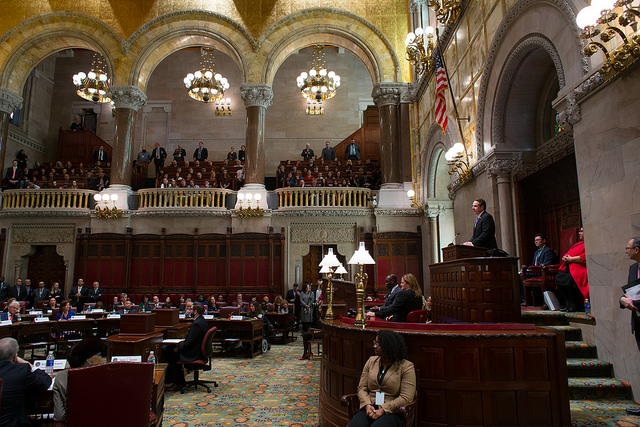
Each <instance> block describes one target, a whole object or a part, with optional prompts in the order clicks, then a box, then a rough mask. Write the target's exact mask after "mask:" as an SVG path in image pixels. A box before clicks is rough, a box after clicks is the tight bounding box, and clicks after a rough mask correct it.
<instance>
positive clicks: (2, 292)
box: [0, 282, 11, 302]
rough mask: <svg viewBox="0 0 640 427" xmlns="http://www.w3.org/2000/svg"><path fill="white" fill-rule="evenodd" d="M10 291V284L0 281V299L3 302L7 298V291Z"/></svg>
mask: <svg viewBox="0 0 640 427" xmlns="http://www.w3.org/2000/svg"><path fill="white" fill-rule="evenodd" d="M10 291H11V285H9V284H8V283H7V282H1V283H0V301H2V302H5V301H7V300H8V299H9V292H10Z"/></svg>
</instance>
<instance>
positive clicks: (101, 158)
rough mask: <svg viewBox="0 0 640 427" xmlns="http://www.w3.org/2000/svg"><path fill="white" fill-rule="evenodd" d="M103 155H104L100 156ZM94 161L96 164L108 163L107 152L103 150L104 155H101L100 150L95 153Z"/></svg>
mask: <svg viewBox="0 0 640 427" xmlns="http://www.w3.org/2000/svg"><path fill="white" fill-rule="evenodd" d="M100 154H102V155H100ZM93 160H95V161H96V162H103V163H104V162H106V161H107V152H106V151H105V150H102V153H100V150H96V151H94V153H93Z"/></svg>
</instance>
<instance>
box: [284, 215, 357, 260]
mask: <svg viewBox="0 0 640 427" xmlns="http://www.w3.org/2000/svg"><path fill="white" fill-rule="evenodd" d="M357 234H358V224H357V223H356V222H340V223H326V222H320V223H310V222H304V223H291V224H290V225H289V260H297V259H302V257H304V256H306V255H308V254H309V245H311V244H315V245H318V244H325V245H337V247H338V252H339V253H341V254H343V255H345V256H346V255H347V254H350V253H352V252H353V251H355V250H356V249H357V248H356V244H357Z"/></svg>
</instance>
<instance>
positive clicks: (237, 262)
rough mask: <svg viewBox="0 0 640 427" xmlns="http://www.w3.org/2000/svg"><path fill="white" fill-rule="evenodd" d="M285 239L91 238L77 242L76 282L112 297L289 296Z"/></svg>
mask: <svg viewBox="0 0 640 427" xmlns="http://www.w3.org/2000/svg"><path fill="white" fill-rule="evenodd" d="M283 250H284V236H283V235H281V234H274V233H270V234H259V233H251V234H249V233H248V234H227V235H222V234H204V235H199V234H193V235H186V234H173V235H166V234H162V235H149V234H140V235H133V234H132V233H127V234H90V233H83V234H80V235H79V236H78V239H77V262H76V278H78V277H83V278H84V279H85V282H89V283H90V282H92V281H94V280H98V281H100V285H101V287H103V288H105V290H108V291H117V292H120V291H124V292H147V293H151V292H153V293H168V292H184V293H189V292H193V293H204V294H213V293H215V294H218V293H230V292H248V293H271V294H277V293H283V292H284V291H285V287H284V285H283V283H282V278H283V277H284V275H283V269H284V252H283Z"/></svg>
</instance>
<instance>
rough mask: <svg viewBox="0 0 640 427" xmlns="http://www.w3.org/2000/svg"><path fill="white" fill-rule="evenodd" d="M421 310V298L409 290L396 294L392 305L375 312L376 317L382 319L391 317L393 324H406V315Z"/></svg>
mask: <svg viewBox="0 0 640 427" xmlns="http://www.w3.org/2000/svg"><path fill="white" fill-rule="evenodd" d="M421 309H422V298H420V297H418V296H416V293H415V292H413V291H412V290H411V289H407V290H406V291H405V290H400V291H398V292H396V296H395V299H394V301H393V304H392V305H391V306H390V307H382V308H380V310H378V311H376V316H377V317H382V318H383V319H385V318H387V317H389V316H391V315H393V318H392V319H391V320H392V321H393V322H406V321H407V314H409V313H411V312H412V311H414V310H421Z"/></svg>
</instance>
